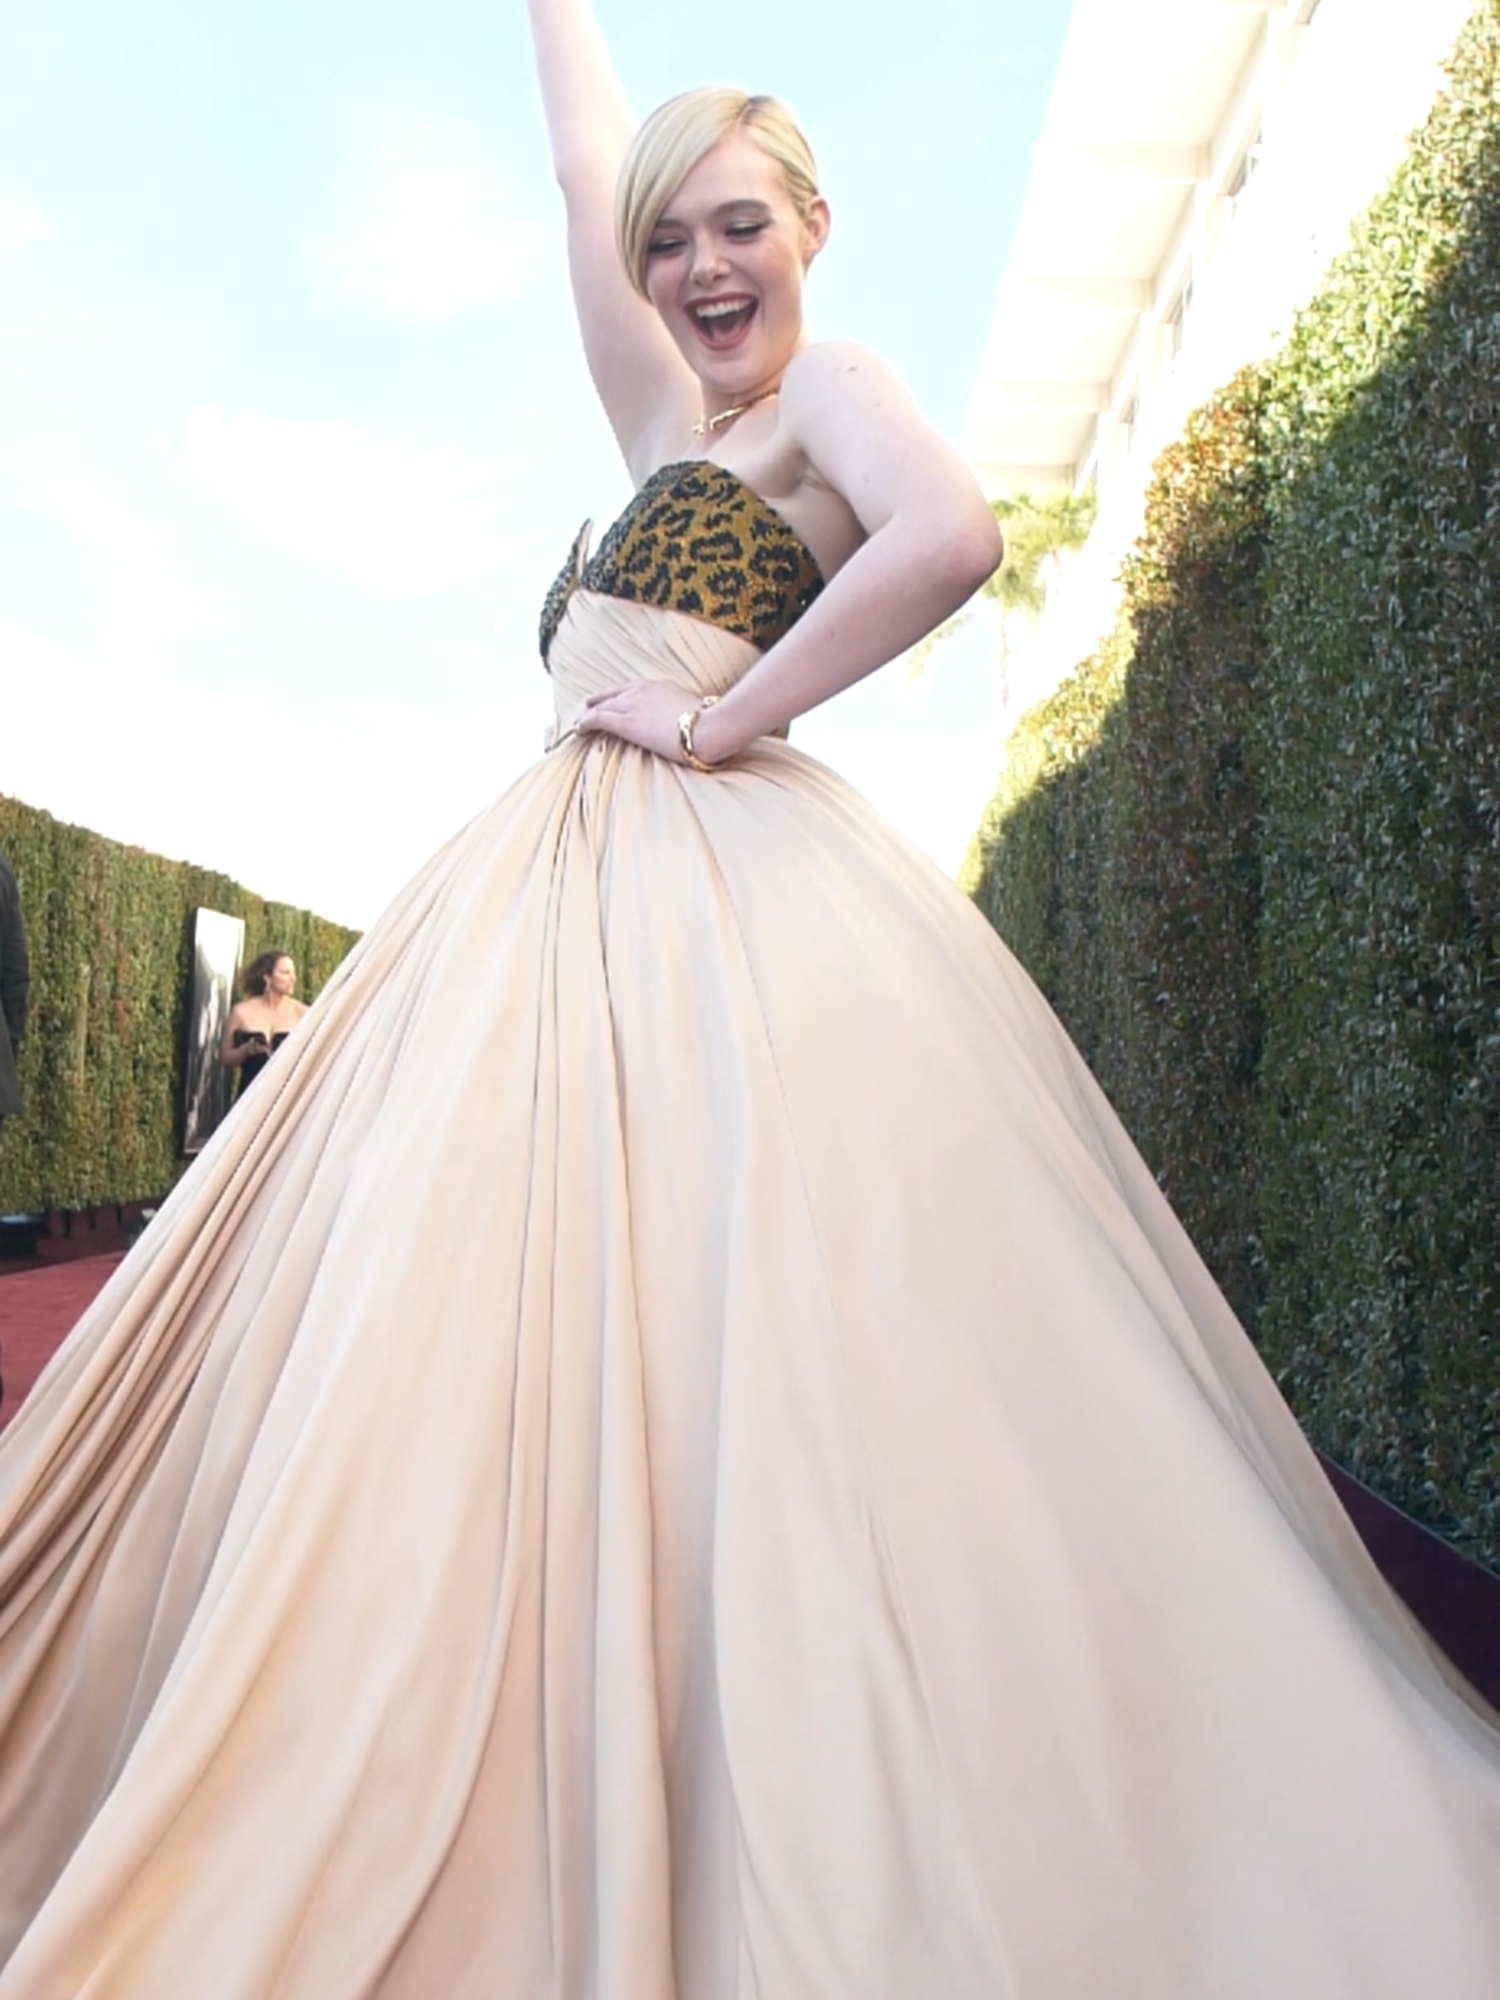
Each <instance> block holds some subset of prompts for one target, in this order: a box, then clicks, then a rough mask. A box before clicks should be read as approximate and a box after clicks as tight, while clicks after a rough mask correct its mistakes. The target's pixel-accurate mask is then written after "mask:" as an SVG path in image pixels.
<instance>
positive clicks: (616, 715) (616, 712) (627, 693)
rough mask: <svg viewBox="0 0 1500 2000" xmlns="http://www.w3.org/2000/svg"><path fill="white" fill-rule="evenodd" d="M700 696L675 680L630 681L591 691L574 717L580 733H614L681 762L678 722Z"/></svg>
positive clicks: (698, 702) (700, 702)
mask: <svg viewBox="0 0 1500 2000" xmlns="http://www.w3.org/2000/svg"><path fill="white" fill-rule="evenodd" d="M702 705H703V696H702V695H700V694H695V693H694V692H693V690H692V689H691V688H685V687H679V686H678V685H677V683H676V682H675V681H631V682H630V683H629V685H628V686H625V687H618V688H611V689H610V691H609V693H608V694H596V695H591V696H590V697H589V699H588V701H587V702H586V703H585V704H584V707H583V708H582V710H581V711H580V712H579V714H578V716H577V717H576V719H575V721H574V725H573V726H574V728H575V729H576V730H577V732H578V734H579V735H580V736H617V737H619V739H620V741H621V742H622V743H634V744H635V745H636V747H637V748H638V749H641V750H650V751H651V752H652V753H653V754H654V755H655V756H658V757H666V758H668V759H669V760H670V761H671V762H672V763H674V764H680V763H681V762H682V743H681V739H680V738H679V736H678V733H677V726H678V723H679V722H680V721H681V719H682V717H683V716H684V715H685V714H686V713H687V711H688V710H689V709H692V708H701V707H702Z"/></svg>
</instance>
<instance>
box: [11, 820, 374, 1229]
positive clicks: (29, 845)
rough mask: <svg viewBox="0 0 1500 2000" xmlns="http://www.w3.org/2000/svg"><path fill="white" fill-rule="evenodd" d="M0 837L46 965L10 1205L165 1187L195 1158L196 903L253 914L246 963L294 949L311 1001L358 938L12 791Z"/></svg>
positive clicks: (115, 1196) (36, 954) (63, 1203)
mask: <svg viewBox="0 0 1500 2000" xmlns="http://www.w3.org/2000/svg"><path fill="white" fill-rule="evenodd" d="M0 847H3V848H4V849H5V851H6V853H7V854H8V855H9V856H10V860H11V865H12V866H13V867H14V869H15V871H16V875H17V878H18V879H19V881H20V885H21V904H22V909H23V912H24V915H25V919H26V931H27V941H28V944H29V946H30V953H31V970H32V986H31V1014H30V1021H29V1024H28V1028H27V1034H26V1040H25V1042H24V1044H23V1046H22V1051H21V1087H22V1090H23V1092H24V1094H25V1110H24V1111H23V1112H22V1114H21V1115H20V1116H19V1117H18V1118H14V1119H8V1120H7V1121H6V1127H5V1136H4V1140H3V1142H0V1212H4V1213H7V1214H9V1213H15V1212H26V1211H36V1210H42V1209H68V1208H83V1207H91V1206H94V1205H97V1204H101V1203H108V1202H122V1201H134V1200H139V1199H140V1198H142V1197H143V1196H148V1195H156V1194H162V1193H164V1192H165V1191H166V1190H167V1189H168V1188H169V1187H170V1186H171V1185H172V1183H173V1181H174V1180H175V1179H176V1177H177V1175H178V1174H179V1173H180V1172H181V1171H182V1165H183V1161H182V1155H181V1152H180V1145H181V1137H182V1133H181V1118H182V1088H183V1056H184V1048H185V1041H186V1010H187V1002H188V995H189V992H190V989H191V980H192V912H193V911H194V910H195V909H196V908H198V907H200V906H204V907H208V908H211V909H215V910H224V911H226V912H227V913H228V914H229V915H231V916H236V917H243V918H244V920H245V953H246V958H247V959H248V958H250V957H253V956H254V954H255V953H256V952H258V951H264V950H267V949H270V948H271V947H273V946H279V947H282V948H284V949H285V950H287V951H289V952H290V953H291V954H292V956H293V957H294V958H295V959H296V960H297V968H298V975H299V984H300V986H301V989H302V991H303V992H304V993H305V994H306V995H308V996H309V997H310V996H312V995H315V994H316V993H317V991H318V988H319V987H320V986H321V985H322V983H323V981H324V980H325V979H326V978H327V977H328V975H329V973H330V972H332V971H333V969H334V967H335V966H336V965H337V964H338V963H339V961H340V960H341V959H342V958H343V956H344V954H345V953H346V952H347V951H348V950H349V947H350V946H351V945H352V944H353V943H354V941H355V938H356V936H357V935H358V933H357V932H354V931H350V930H346V929H344V928H343V927H342V926H340V925H338V924H331V923H328V922H327V921H326V920H325V919H324V918H322V917H316V916H314V915H312V914H311V912H310V911H307V910H295V909H291V908H289V907H288V906H287V905H286V904H283V903H268V902H265V901H264V900H263V899H262V898H261V897H259V896H255V895H253V894H252V893H251V892H250V891H249V890H248V889H244V888H241V886H240V885H239V883H237V882H232V881H231V880H230V879H229V877H228V876H226V875H217V874H214V873H213V872H212V871H211V870H209V869H206V868H195V867H192V866H191V865H190V864H188V863H186V862H177V861H166V860H163V859H162V858H161V857H160V856H159V855H155V854H148V853H146V852H144V851H143V850H142V849H140V848H135V847H122V846H121V845H120V844H119V843H118V842H116V841H113V840H105V839H104V838H103V837H102V836H101V835H99V834H97V833H90V832H88V831H87V830H86V829H84V828H83V827H77V826H68V825H66V824H64V822H62V821H61V820H56V819H53V818H52V816H51V815H50V814H49V813H45V812H40V811H38V810H37V809H36V808H35V807H33V806H27V805H22V804H21V803H20V802H19V801H18V800H16V799H9V798H3V797H0Z"/></svg>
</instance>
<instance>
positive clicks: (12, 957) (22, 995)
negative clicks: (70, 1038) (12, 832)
mask: <svg viewBox="0 0 1500 2000" xmlns="http://www.w3.org/2000/svg"><path fill="white" fill-rule="evenodd" d="M30 990H31V965H30V962H29V960H28V959H27V956H26V926H25V925H24V924H23V923H22V921H21V891H20V888H19V886H18V885H17V882H16V876H15V870H14V869H13V868H12V867H11V865H10V861H9V859H8V858H7V856H6V853H5V849H4V848H3V847H0V1130H3V1129H4V1126H5V1121H6V1119H7V1118H8V1117H9V1116H10V1115H11V1114H12V1113H13V1112H16V1111H19V1110H20V1108H21V1081H20V1078H19V1077H18V1076H17V1074H16V1056H17V1054H18V1053H19V1051H20V1047H21V1036H22V1035H23V1034H24V1033H25V1030H26V1000H27V995H28V993H29V992H30Z"/></svg>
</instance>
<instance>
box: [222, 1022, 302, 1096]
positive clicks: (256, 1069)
mask: <svg viewBox="0 0 1500 2000" xmlns="http://www.w3.org/2000/svg"><path fill="white" fill-rule="evenodd" d="M290 1032H291V1030H290V1029H289V1028H286V1029H283V1030H282V1031H281V1033H280V1034H276V1035H272V1037H271V1046H270V1048H269V1049H267V1050H266V1051H265V1053H264V1054H263V1055H255V1056H246V1058H245V1060H244V1061H243V1062H242V1063H241V1064H240V1068H239V1077H240V1081H239V1088H238V1089H237V1090H236V1092H235V1095H236V1097H243V1096H244V1094H245V1092H246V1091H247V1090H248V1089H249V1088H250V1086H251V1084H252V1083H254V1081H255V1079H256V1078H257V1077H258V1076H259V1075H260V1073H261V1071H262V1070H263V1069H264V1068H265V1066H266V1064H267V1063H268V1062H269V1061H270V1060H271V1058H272V1056H273V1055H275V1053H276V1051H277V1050H278V1049H279V1048H280V1047H281V1045H282V1043H283V1042H284V1041H285V1040H286V1038H287V1036H288V1034H290ZM264 1040H265V1036H264V1035H262V1034H261V1033H259V1031H258V1030H256V1029H252V1028H236V1029H235V1031H234V1035H233V1037H232V1041H231V1046H232V1047H234V1048H237V1049H242V1048H244V1046H245V1044H246V1043H247V1042H263V1041H264Z"/></svg>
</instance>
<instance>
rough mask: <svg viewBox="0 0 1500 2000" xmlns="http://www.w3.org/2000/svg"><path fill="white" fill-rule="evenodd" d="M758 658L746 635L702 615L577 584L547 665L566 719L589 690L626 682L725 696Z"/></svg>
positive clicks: (597, 691)
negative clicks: (669, 685) (668, 685)
mask: <svg viewBox="0 0 1500 2000" xmlns="http://www.w3.org/2000/svg"><path fill="white" fill-rule="evenodd" d="M759 657H760V654H759V651H758V650H757V648H756V646H755V645H754V643H753V642H752V641H751V640H749V639H746V638H744V637H743V636H742V635H741V634H739V633H737V632H726V631H724V630H722V629H721V628H720V627H719V626H717V625H712V624H710V623H709V622H708V620H707V619H703V618H694V617H693V616H691V615H690V614H689V613H687V612H684V611H667V610H663V609H662V608H661V607H659V606H657V605H654V604H638V603H635V602H633V601H631V600H629V599H625V598H618V597H607V596H604V595H602V594H601V593H599V592H597V591H589V590H577V591H575V592H574V593H573V595H572V597H571V598H570V599H569V600H568V608H567V611H566V613H565V614H564V616H563V620H562V623H561V624H560V625H559V627H558V629H557V634H556V637H555V638H554V639H553V641H552V647H551V651H550V652H549V654H548V656H547V664H548V667H549V668H550V670H551V675H552V693H553V702H554V706H555V709H556V713H557V717H558V720H559V722H560V723H563V724H566V722H567V721H568V720H570V719H571V718H572V716H574V715H575V714H576V713H577V711H578V710H579V709H580V708H581V707H582V706H583V704H584V703H585V702H586V701H587V700H588V699H589V698H590V696H592V695H599V694H607V693H608V692H609V691H610V689H612V688H617V687H624V686H626V685H627V684H628V683H629V682H631V681H672V682H674V683H676V684H677V685H678V686H680V687H681V688H683V689H684V690H685V691H686V693H687V694H688V695H690V696H695V697H697V698H698V699H699V700H706V699H707V698H708V697H709V696H710V695H722V694H727V693H728V691H729V689H730V688H732V687H733V686H734V684H735V682H736V681H737V680H739V679H740V678H741V676H742V675H743V674H745V673H746V672H747V671H748V670H749V669H750V668H751V667H752V666H754V664H755V662H756V661H757V660H758V659H759Z"/></svg>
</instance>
